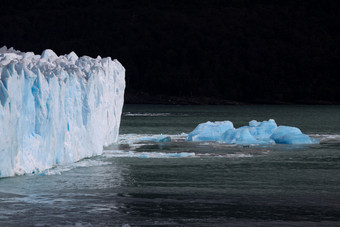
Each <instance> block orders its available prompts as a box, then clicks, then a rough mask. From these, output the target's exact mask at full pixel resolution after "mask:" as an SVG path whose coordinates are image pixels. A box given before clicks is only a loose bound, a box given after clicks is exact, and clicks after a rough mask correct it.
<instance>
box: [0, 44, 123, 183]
mask: <svg viewBox="0 0 340 227" xmlns="http://www.w3.org/2000/svg"><path fill="white" fill-rule="evenodd" d="M124 89H125V69H124V67H123V66H122V65H121V64H120V63H119V62H118V61H117V60H111V58H103V59H101V58H100V57H98V58H97V59H93V58H90V57H87V56H84V57H80V58H78V56H77V55H76V54H75V53H74V52H71V53H70V54H68V55H64V56H57V55H56V54H55V53H54V52H53V51H52V50H45V51H44V52H43V53H42V54H41V56H40V55H34V53H32V52H28V53H23V52H20V51H16V50H13V49H12V48H11V49H7V48H6V47H3V48H0V177H5V176H13V175H15V174H24V173H32V172H36V171H41V170H44V169H47V168H51V167H53V166H54V165H56V164H61V163H69V162H74V161H78V160H80V159H82V158H85V157H90V156H93V155H98V154H101V153H102V150H103V146H107V145H109V144H111V143H114V142H115V141H117V138H118V131H119V125H120V118H121V112H122V106H123V102H124Z"/></svg>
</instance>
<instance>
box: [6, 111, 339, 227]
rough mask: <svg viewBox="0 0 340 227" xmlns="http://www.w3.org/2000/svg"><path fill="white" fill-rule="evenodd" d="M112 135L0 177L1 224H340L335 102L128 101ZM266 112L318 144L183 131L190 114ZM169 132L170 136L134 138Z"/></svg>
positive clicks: (240, 117) (238, 117)
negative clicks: (74, 156) (84, 151)
mask: <svg viewBox="0 0 340 227" xmlns="http://www.w3.org/2000/svg"><path fill="white" fill-rule="evenodd" d="M123 112H124V113H123V118H122V124H121V130H120V134H121V135H120V139H119V143H118V144H116V145H112V146H110V147H108V148H106V149H105V151H104V154H103V155H101V156H97V157H94V158H90V159H85V160H82V161H80V162H77V163H75V164H70V165H64V166H57V167H56V168H53V169H50V170H48V171H45V172H43V173H38V174H35V175H25V176H17V177H11V178H2V179H0V226H30V225H31V226H34V225H36V226H44V225H47V226H48V225H60V226H75V225H77V226H81V225H83V226H91V225H93V226H117V225H118V226H122V225H124V224H129V225H131V226H133V225H188V224H191V225H198V226H207V225H210V226H211V225H212V226H220V225H231V226H235V225H236V226H244V225H254V224H255V225H258V226H273V225H281V226H285V225H298V226H299V225H320V226H323V225H333V226H335V225H339V222H340V215H339V214H340V175H339V170H340V127H339V126H340V107H339V106H270V105H263V106H262V105H253V106H155V105H126V106H125V107H124V111H123ZM270 118H273V119H275V120H276V122H277V124H278V125H290V126H296V127H299V128H300V129H301V130H302V131H303V132H304V133H306V134H309V135H311V136H313V137H315V138H318V139H320V140H321V143H320V144H318V145H309V146H305V145H300V146H292V145H271V146H234V145H226V144H220V143H214V142H204V143H203V142H202V143H193V142H187V141H185V138H186V133H189V132H190V131H191V130H193V129H194V128H195V127H196V125H197V124H198V123H202V122H206V121H208V120H210V121H217V120H230V121H232V122H233V123H234V125H235V127H239V126H243V125H246V124H248V122H249V121H250V120H253V119H255V120H258V121H262V120H268V119H270ZM161 133H162V134H164V135H168V136H170V137H171V139H172V141H171V142H167V143H155V142H146V141H141V140H140V139H142V138H144V137H150V136H157V135H159V134H161Z"/></svg>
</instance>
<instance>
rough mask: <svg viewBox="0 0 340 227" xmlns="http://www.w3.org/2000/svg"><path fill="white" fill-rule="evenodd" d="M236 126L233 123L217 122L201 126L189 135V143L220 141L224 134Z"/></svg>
mask: <svg viewBox="0 0 340 227" xmlns="http://www.w3.org/2000/svg"><path fill="white" fill-rule="evenodd" d="M233 128H234V125H233V123H232V122H231V121H215V122H210V121H208V122H206V123H202V124H199V125H198V126H197V127H196V128H195V129H194V131H192V132H190V133H189V135H188V139H187V140H188V141H218V140H219V139H220V138H221V136H222V134H223V133H224V132H225V131H226V130H228V129H233Z"/></svg>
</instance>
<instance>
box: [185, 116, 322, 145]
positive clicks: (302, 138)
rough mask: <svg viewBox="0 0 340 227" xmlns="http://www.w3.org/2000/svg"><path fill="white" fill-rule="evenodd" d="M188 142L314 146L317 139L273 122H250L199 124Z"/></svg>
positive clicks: (296, 129) (191, 133)
mask: <svg viewBox="0 0 340 227" xmlns="http://www.w3.org/2000/svg"><path fill="white" fill-rule="evenodd" d="M187 140H188V141H217V142H221V143H227V144H238V145H246V144H276V143H277V144H316V143H319V141H318V140H317V139H314V138H311V137H309V136H308V135H306V134H303V133H302V132H301V130H300V129H298V128H296V127H290V126H277V124H276V122H275V120H273V119H270V120H268V121H262V122H258V121H256V120H252V121H250V122H249V126H242V127H240V128H236V129H235V128H234V127H233V123H232V122H230V121H223V122H214V123H213V122H206V123H202V124H199V125H198V126H197V127H196V128H195V129H194V130H193V131H192V132H190V133H189V135H188V138H187Z"/></svg>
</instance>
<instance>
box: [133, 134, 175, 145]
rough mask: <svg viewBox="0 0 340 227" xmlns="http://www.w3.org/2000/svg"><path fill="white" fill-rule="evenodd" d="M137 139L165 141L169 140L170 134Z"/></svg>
mask: <svg viewBox="0 0 340 227" xmlns="http://www.w3.org/2000/svg"><path fill="white" fill-rule="evenodd" d="M139 141H144V142H148V141H151V142H156V143H165V142H170V141H171V137H170V136H164V135H159V136H157V137H144V138H141V139H139Z"/></svg>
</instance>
